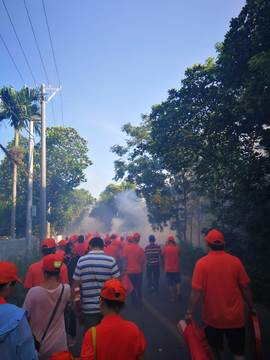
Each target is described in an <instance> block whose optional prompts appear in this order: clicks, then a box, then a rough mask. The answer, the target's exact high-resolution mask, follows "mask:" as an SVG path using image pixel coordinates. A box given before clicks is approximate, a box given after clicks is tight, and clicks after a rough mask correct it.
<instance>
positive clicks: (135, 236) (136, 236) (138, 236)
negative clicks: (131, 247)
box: [133, 233, 141, 244]
mask: <svg viewBox="0 0 270 360" xmlns="http://www.w3.org/2000/svg"><path fill="white" fill-rule="evenodd" d="M140 238H141V235H140V234H139V233H135V234H134V235H133V242H135V243H137V244H138V242H139V241H140Z"/></svg>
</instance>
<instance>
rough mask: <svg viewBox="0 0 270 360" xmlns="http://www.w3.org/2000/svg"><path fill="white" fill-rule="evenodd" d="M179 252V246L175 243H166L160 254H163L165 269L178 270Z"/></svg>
mask: <svg viewBox="0 0 270 360" xmlns="http://www.w3.org/2000/svg"><path fill="white" fill-rule="evenodd" d="M180 254H181V251H180V247H179V246H176V245H172V244H170V245H168V246H165V248H164V249H163V250H162V252H161V255H165V271H166V272H178V271H180V265H179V255H180Z"/></svg>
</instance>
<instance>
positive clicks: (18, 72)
mask: <svg viewBox="0 0 270 360" xmlns="http://www.w3.org/2000/svg"><path fill="white" fill-rule="evenodd" d="M0 37H1V39H2V41H3V43H4V45H5V47H6V49H7V52H8V53H9V56H10V58H11V60H12V62H13V64H14V66H15V68H16V69H17V71H18V74H19V75H20V78H21V79H22V82H23V83H24V84H25V81H24V80H23V77H22V75H21V73H20V71H19V69H18V67H17V65H16V64H15V61H14V59H13V57H12V56H11V53H10V51H9V50H8V47H7V45H6V43H5V41H4V39H3V37H2V35H1V34H0Z"/></svg>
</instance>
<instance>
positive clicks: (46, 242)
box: [41, 238, 56, 249]
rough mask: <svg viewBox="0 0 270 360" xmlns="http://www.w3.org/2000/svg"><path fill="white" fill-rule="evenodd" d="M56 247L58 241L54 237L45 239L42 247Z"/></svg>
mask: <svg viewBox="0 0 270 360" xmlns="http://www.w3.org/2000/svg"><path fill="white" fill-rule="evenodd" d="M54 247H56V243H55V240H54V239H52V238H48V239H44V240H43V241H42V243H41V249H51V248H54Z"/></svg>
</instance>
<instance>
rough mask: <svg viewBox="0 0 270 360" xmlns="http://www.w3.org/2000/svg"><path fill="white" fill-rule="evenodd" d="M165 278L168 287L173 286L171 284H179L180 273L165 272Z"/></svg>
mask: <svg viewBox="0 0 270 360" xmlns="http://www.w3.org/2000/svg"><path fill="white" fill-rule="evenodd" d="M166 278H167V283H168V285H169V286H173V283H175V284H181V279H180V271H178V272H167V271H166Z"/></svg>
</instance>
